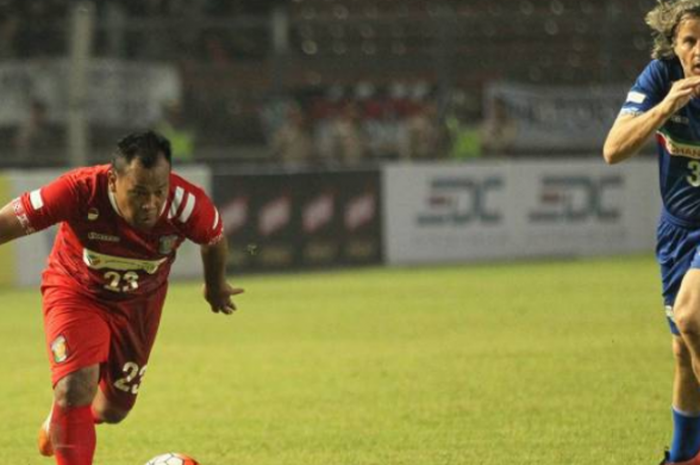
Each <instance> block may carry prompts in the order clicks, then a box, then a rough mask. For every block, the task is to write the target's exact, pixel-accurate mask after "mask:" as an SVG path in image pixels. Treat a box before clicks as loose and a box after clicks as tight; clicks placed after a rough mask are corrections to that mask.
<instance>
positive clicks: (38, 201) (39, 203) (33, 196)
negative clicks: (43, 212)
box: [29, 189, 44, 210]
mask: <svg viewBox="0 0 700 465" xmlns="http://www.w3.org/2000/svg"><path fill="white" fill-rule="evenodd" d="M29 201H30V202H31V203H32V208H33V209H34V210H39V209H40V208H41V207H43V206H44V199H43V198H42V197H41V189H37V190H34V191H32V192H31V193H30V194H29Z"/></svg>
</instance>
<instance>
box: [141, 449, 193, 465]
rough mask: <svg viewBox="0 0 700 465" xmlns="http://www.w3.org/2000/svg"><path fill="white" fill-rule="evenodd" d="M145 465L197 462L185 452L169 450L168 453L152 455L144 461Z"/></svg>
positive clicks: (185, 464)
mask: <svg viewBox="0 0 700 465" xmlns="http://www.w3.org/2000/svg"><path fill="white" fill-rule="evenodd" d="M146 465H199V462H197V461H196V460H195V459H193V458H192V457H188V456H186V455H185V454H178V453H175V452H171V453H169V454H163V455H159V456H158V457H153V458H152V459H151V460H149V461H148V462H146Z"/></svg>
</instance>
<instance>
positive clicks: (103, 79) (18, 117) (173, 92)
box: [0, 59, 182, 127]
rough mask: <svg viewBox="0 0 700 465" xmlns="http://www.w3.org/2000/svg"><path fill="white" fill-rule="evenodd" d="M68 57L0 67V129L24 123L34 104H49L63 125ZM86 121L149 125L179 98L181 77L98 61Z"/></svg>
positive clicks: (150, 66) (145, 66)
mask: <svg viewBox="0 0 700 465" xmlns="http://www.w3.org/2000/svg"><path fill="white" fill-rule="evenodd" d="M69 75H70V63H69V62H68V60H67V59H53V60H40V61H31V60H30V61H14V62H12V61H11V62H4V63H2V64H0V102H2V105H0V126H14V125H17V124H20V123H22V122H23V121H24V120H25V119H27V117H28V115H29V109H30V107H31V104H32V102H34V101H39V102H41V103H43V104H44V105H45V106H46V109H47V115H48V118H49V119H50V120H51V121H53V122H55V123H61V122H65V121H66V120H67V118H68V110H69V109H70V105H69V102H68V95H69V92H68V84H69V83H68V78H69ZM88 85H89V88H88V101H87V102H85V104H86V108H87V114H88V119H89V121H90V122H92V123H97V124H103V125H105V126H127V127H137V126H148V125H150V124H153V122H154V121H156V120H157V119H158V118H159V117H160V116H161V111H162V108H163V106H164V104H165V103H168V102H170V101H174V100H179V99H180V97H181V93H182V84H181V81H180V75H179V73H178V71H177V69H176V68H175V67H173V66H172V65H166V64H157V63H137V62H129V61H122V60H113V59H94V60H92V61H91V63H90V67H89V77H88Z"/></svg>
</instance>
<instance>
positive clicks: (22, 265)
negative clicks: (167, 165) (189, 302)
mask: <svg viewBox="0 0 700 465" xmlns="http://www.w3.org/2000/svg"><path fill="white" fill-rule="evenodd" d="M64 172H65V170H64V171H59V170H41V171H5V172H4V175H5V177H6V178H8V179H9V182H10V185H11V196H12V197H11V198H10V199H5V200H6V201H10V200H11V199H12V198H15V197H18V196H19V195H21V194H22V193H24V192H27V191H31V190H34V189H36V188H38V187H41V186H42V185H44V184H46V183H48V182H50V181H52V180H53V179H55V178H57V177H58V176H60V175H61V174H63V173H64ZM177 172H178V174H181V175H182V176H184V177H185V178H186V179H187V180H188V181H191V182H193V183H194V184H197V185H199V186H201V187H202V188H203V189H204V190H205V191H207V192H211V190H210V179H211V174H210V171H209V169H208V168H206V167H203V166H186V167H181V168H178V169H177ZM56 231H57V227H56V226H54V227H52V228H49V229H46V230H44V231H41V232H38V233H36V234H32V235H30V236H26V237H22V238H20V239H17V240H16V241H15V242H14V243H13V250H14V253H15V254H16V256H15V260H14V263H15V265H14V266H15V268H16V269H15V283H14V284H16V285H21V286H28V285H37V284H39V283H40V282H41V272H42V270H43V269H44V267H45V266H46V259H47V257H48V256H49V252H51V248H52V247H53V240H54V237H55V235H56ZM201 262H202V259H201V257H200V254H199V246H197V245H196V244H193V243H192V242H190V241H185V242H184V243H183V244H182V246H181V247H180V248H179V249H178V251H177V259H176V260H175V264H174V265H173V268H172V271H171V274H170V275H171V276H172V277H173V278H196V277H200V276H201V275H202V263H201Z"/></svg>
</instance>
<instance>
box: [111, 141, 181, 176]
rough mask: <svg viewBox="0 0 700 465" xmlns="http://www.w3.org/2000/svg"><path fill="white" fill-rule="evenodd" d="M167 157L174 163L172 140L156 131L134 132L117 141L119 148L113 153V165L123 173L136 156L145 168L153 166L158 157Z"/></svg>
mask: <svg viewBox="0 0 700 465" xmlns="http://www.w3.org/2000/svg"><path fill="white" fill-rule="evenodd" d="M161 154H162V156H164V157H165V160H166V161H167V162H168V164H169V165H172V160H171V158H172V155H171V148H170V141H169V140H168V139H166V138H165V137H163V136H162V135H160V134H158V133H157V132H155V131H145V132H134V133H131V134H129V135H128V136H126V137H124V138H122V139H121V140H120V141H119V142H117V149H116V150H115V151H114V153H113V154H112V167H113V168H114V169H115V170H116V171H117V172H118V173H122V172H123V171H124V168H125V167H126V166H129V165H130V164H131V162H132V161H133V160H134V158H138V159H139V160H140V161H141V163H142V164H143V167H144V168H149V169H150V168H152V167H153V166H154V165H155V164H156V162H157V161H158V157H160V156H161Z"/></svg>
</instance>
